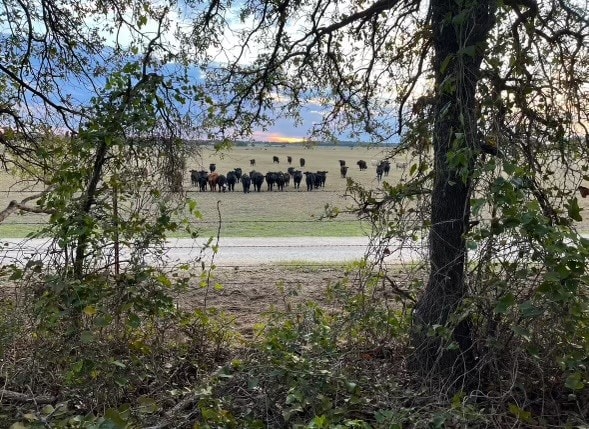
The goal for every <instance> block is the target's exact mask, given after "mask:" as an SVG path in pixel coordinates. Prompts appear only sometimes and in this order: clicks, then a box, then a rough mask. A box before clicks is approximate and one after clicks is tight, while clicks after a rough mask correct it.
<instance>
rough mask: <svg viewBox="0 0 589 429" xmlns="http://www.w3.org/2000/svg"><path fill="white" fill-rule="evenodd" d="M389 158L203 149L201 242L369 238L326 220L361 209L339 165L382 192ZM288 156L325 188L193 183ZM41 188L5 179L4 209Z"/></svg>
mask: <svg viewBox="0 0 589 429" xmlns="http://www.w3.org/2000/svg"><path fill="white" fill-rule="evenodd" d="M385 155H386V152H385V151H384V150H383V149H382V148H365V147H364V148H360V147H356V148H350V147H343V146H321V147H314V148H305V147H304V146H302V145H295V144H285V145H272V146H268V145H265V144H258V145H256V146H255V147H252V146H247V147H236V148H233V149H231V150H229V151H226V152H224V153H218V152H216V151H215V150H214V149H213V148H212V147H203V148H201V149H200V152H199V153H198V155H194V156H192V157H191V158H189V159H187V161H186V172H185V174H184V189H185V191H186V195H187V196H188V197H189V198H191V199H193V200H195V201H196V203H197V208H198V210H199V211H200V212H201V213H202V215H203V219H202V220H199V219H195V220H194V224H195V225H196V226H197V227H198V229H199V230H200V231H201V233H200V235H201V236H205V237H208V236H211V235H215V234H216V232H217V229H218V228H219V225H220V227H221V235H222V236H225V237H300V236H315V237H331V236H333V237H347V236H364V235H366V234H367V233H368V232H369V227H370V226H369V225H367V224H363V223H362V222H360V221H359V220H358V219H357V218H355V217H354V216H352V215H350V214H346V213H342V214H340V216H338V217H337V218H336V219H334V220H321V217H322V215H323V214H324V213H325V207H326V205H330V206H334V207H338V208H339V209H342V210H343V209H345V208H346V207H348V206H350V205H352V204H353V201H352V200H351V199H350V198H349V197H345V195H344V194H345V188H346V180H345V179H342V178H341V177H340V171H339V170H340V167H339V162H338V160H340V159H342V160H345V161H346V165H348V167H349V170H348V177H350V178H353V179H354V180H356V181H357V182H359V183H361V184H362V185H364V186H366V187H367V188H376V187H377V185H378V183H377V180H376V167H375V165H376V163H377V162H378V161H379V160H381V159H383V158H384V157H385ZM274 156H277V157H279V159H280V163H279V164H276V163H273V162H272V158H273V157H274ZM287 156H291V157H292V160H293V162H292V166H293V167H295V168H297V169H300V170H301V171H311V172H316V171H318V170H325V171H327V172H328V173H327V181H326V184H325V188H320V189H316V190H314V191H312V192H308V191H307V190H306V187H305V184H304V178H303V183H302V186H301V189H294V186H293V183H292V181H291V185H290V187H288V188H286V189H285V191H284V192H280V191H276V190H275V191H273V192H268V191H267V190H266V184H265V183H264V185H263V187H262V192H260V193H257V192H254V191H252V192H251V193H250V194H244V193H243V192H242V186H241V184H237V185H236V191H235V192H225V193H220V192H208V191H207V192H199V191H198V189H197V188H196V187H193V186H192V185H191V183H190V170H191V169H195V170H201V169H204V170H208V168H209V164H211V163H214V164H216V165H217V170H216V171H217V172H219V173H221V174H227V172H228V171H230V170H233V169H234V168H236V167H240V168H242V170H243V171H244V172H246V173H249V172H250V171H251V170H252V169H255V170H257V171H259V172H261V173H263V174H266V173H267V172H269V171H283V172H286V170H287V168H288V167H289V166H290V165H289V164H288V163H287ZM300 158H305V161H306V165H305V167H303V168H301V167H300V165H299V159H300ZM250 159H255V160H256V164H255V166H253V167H252V166H250ZM360 159H362V160H365V161H366V162H367V164H368V169H367V170H365V171H360V170H359V168H358V166H357V165H356V162H357V161H358V160H360ZM406 161H407V160H405V159H394V160H392V163H391V172H390V175H389V176H388V177H385V178H384V180H386V181H388V182H389V183H392V184H395V183H397V182H398V181H399V180H400V179H401V174H402V171H401V170H399V169H398V168H396V163H404V162H406ZM38 190H39V188H38V187H37V188H30V187H29V188H27V187H26V186H25V184H24V183H22V182H19V180H18V179H16V178H15V177H13V176H10V175H9V174H6V173H3V174H0V210H1V209H3V208H5V207H7V206H8V203H9V202H10V201H11V200H17V201H20V200H22V198H24V197H26V196H29V195H31V193H32V192H37V191H38ZM579 204H580V205H581V207H582V208H583V209H584V210H585V211H583V212H582V213H581V215H582V216H583V217H584V219H583V221H581V222H579V224H578V227H579V229H580V230H581V231H583V232H588V231H589V215H587V214H586V213H587V212H588V211H589V199H583V198H579ZM46 219H47V216H46V215H39V214H30V213H27V214H24V215H20V214H17V213H15V214H13V215H12V216H10V217H9V218H8V219H6V220H5V221H4V222H3V223H2V224H0V237H15V238H16V237H24V236H25V235H26V234H27V233H29V232H31V231H34V230H35V229H38V228H39V227H40V226H41V225H42V224H43V223H44V222H46Z"/></svg>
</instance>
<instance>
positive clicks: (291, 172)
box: [286, 167, 295, 176]
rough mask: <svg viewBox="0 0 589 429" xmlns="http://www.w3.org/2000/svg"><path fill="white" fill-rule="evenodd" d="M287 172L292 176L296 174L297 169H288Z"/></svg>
mask: <svg viewBox="0 0 589 429" xmlns="http://www.w3.org/2000/svg"><path fill="white" fill-rule="evenodd" d="M286 171H288V174H290V175H291V176H292V175H293V174H294V172H295V168H294V167H288V168H287V169H286Z"/></svg>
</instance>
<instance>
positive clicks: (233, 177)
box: [190, 156, 406, 194]
mask: <svg viewBox="0 0 589 429" xmlns="http://www.w3.org/2000/svg"><path fill="white" fill-rule="evenodd" d="M287 161H288V163H289V164H292V157H290V156H289V157H287ZM272 162H273V164H279V163H280V159H279V158H278V157H277V156H273V157H272ZM356 164H357V165H358V168H359V169H360V170H367V169H368V165H367V163H366V161H364V160H359V161H358V162H357V163H356ZM255 165H256V160H255V159H250V167H252V166H255ZM299 165H300V166H301V167H304V166H305V159H304V158H300V159H299ZM339 165H340V174H341V177H342V178H345V177H346V175H347V173H348V166H347V165H346V161H344V160H339ZM396 166H397V167H398V168H405V167H406V164H400V163H397V164H396ZM216 169H217V166H216V164H210V165H209V170H208V171H207V170H204V169H203V170H190V182H191V184H192V186H195V187H198V189H199V190H200V191H207V190H210V191H218V192H226V191H235V185H236V184H238V183H241V186H242V190H243V192H244V193H246V194H247V193H249V192H250V190H251V189H252V187H253V190H254V191H256V192H261V191H262V189H263V188H264V186H263V185H264V182H265V183H266V186H265V190H266V191H273V190H277V191H284V189H285V188H286V187H288V186H290V183H291V181H292V183H293V187H294V189H300V186H301V183H302V181H303V177H304V178H305V186H306V189H307V191H313V190H315V189H319V188H324V187H325V182H326V179H327V171H316V172H311V171H305V172H303V171H301V170H298V169H296V168H295V167H288V169H287V171H286V172H281V171H269V172H267V173H266V174H263V173H260V172H259V171H256V170H251V171H250V172H249V173H244V172H243V170H242V169H241V168H239V167H238V168H234V169H233V170H231V171H229V172H227V174H219V173H218V172H217V171H216ZM390 169H391V163H390V161H389V160H384V161H380V162H378V163H377V164H376V177H377V180H378V181H380V180H381V179H382V177H383V175H384V176H388V175H389V172H390Z"/></svg>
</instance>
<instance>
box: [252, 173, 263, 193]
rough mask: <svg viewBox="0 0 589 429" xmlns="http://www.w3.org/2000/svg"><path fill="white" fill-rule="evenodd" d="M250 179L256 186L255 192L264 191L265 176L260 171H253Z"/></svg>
mask: <svg viewBox="0 0 589 429" xmlns="http://www.w3.org/2000/svg"><path fill="white" fill-rule="evenodd" d="M250 179H251V181H252V184H253V185H254V190H255V191H257V192H260V191H261V190H262V184H263V183H264V175H263V174H262V173H260V172H259V171H255V170H254V171H252V172H251V173H250Z"/></svg>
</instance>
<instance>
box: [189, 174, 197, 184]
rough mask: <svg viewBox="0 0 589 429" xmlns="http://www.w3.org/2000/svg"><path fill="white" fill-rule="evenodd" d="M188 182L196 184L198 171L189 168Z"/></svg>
mask: <svg viewBox="0 0 589 429" xmlns="http://www.w3.org/2000/svg"><path fill="white" fill-rule="evenodd" d="M190 183H191V184H192V186H197V185H198V171H196V170H190Z"/></svg>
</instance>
